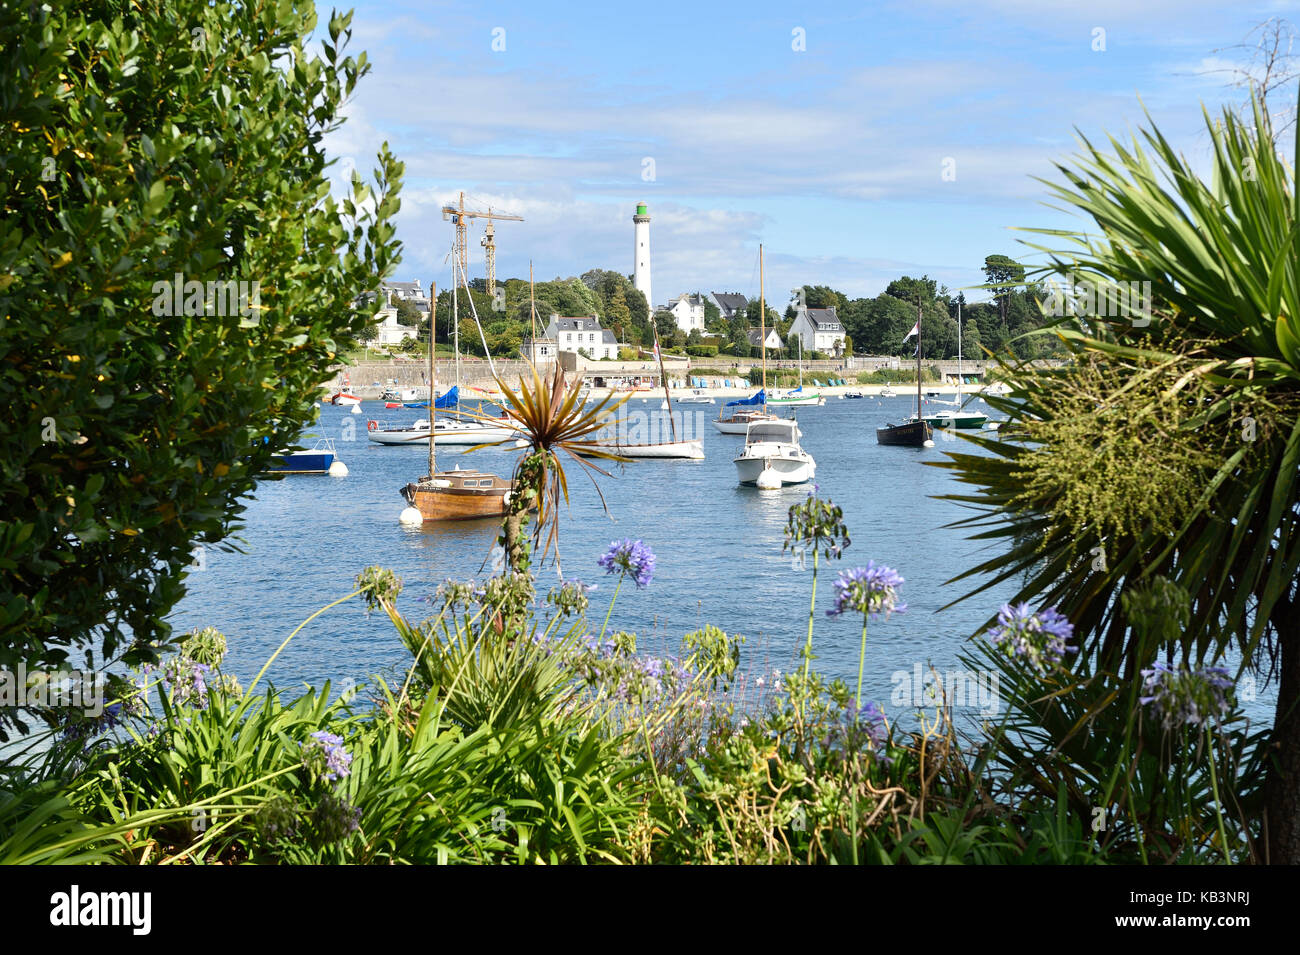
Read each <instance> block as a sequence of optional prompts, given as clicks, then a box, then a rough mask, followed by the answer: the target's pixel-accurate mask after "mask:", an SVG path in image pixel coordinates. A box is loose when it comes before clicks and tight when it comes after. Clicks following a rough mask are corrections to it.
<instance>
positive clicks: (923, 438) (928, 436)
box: [876, 300, 934, 448]
mask: <svg viewBox="0 0 1300 955" xmlns="http://www.w3.org/2000/svg"><path fill="white" fill-rule="evenodd" d="M913 335H915V336H916V414H915V415H913V417H912V420H910V421H905V422H904V423H903V424H887V425H885V427H883V428H877V429H876V441H877V443H879V444H889V445H899V446H903V447H909V448H932V447H934V431H933V429H932V428H931V427H930V423H929V422H928V421H926V420H925V419H923V418H922V417H921V303H920V301H919V300H918V301H917V303H916V327H915V328H913V329H912V330H911V331H910V332H908V333H907V336H906V337H905V338H904V339H903V341H907V339H908V338H911V337H912V336H913Z"/></svg>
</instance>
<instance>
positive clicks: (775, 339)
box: [749, 325, 785, 351]
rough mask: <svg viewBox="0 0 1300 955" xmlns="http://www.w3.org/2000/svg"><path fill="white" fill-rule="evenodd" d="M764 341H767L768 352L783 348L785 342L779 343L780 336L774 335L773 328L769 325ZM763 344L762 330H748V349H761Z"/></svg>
mask: <svg viewBox="0 0 1300 955" xmlns="http://www.w3.org/2000/svg"><path fill="white" fill-rule="evenodd" d="M766 341H767V350H768V351H774V350H776V349H779V348H784V347H785V342H783V341H781V336H780V335H778V334H777V333H776V329H775V328H773V327H772V326H771V325H769V326H767V339H766ZM763 342H764V339H763V331H762V329H758V328H751V329H750V330H749V347H750V348H762V347H763Z"/></svg>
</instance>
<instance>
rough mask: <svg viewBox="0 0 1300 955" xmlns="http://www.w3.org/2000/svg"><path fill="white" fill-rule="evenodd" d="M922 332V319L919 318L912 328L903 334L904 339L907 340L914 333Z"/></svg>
mask: <svg viewBox="0 0 1300 955" xmlns="http://www.w3.org/2000/svg"><path fill="white" fill-rule="evenodd" d="M920 333H921V320H920V319H919V318H918V319H917V320H916V324H915V325H913V326H912V330H911V331H910V332H908V333H907V334H906V335H904V336H903V341H907V340H908V339H909V338H911V337H912V336H913V335H919V334H920Z"/></svg>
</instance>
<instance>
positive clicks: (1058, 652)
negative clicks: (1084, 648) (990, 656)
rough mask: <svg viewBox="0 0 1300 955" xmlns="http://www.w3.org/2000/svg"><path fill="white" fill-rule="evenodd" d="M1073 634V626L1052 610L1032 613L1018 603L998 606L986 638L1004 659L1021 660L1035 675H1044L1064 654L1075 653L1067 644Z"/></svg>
mask: <svg viewBox="0 0 1300 955" xmlns="http://www.w3.org/2000/svg"><path fill="white" fill-rule="evenodd" d="M1073 635H1074V625H1073V624H1072V623H1070V621H1069V620H1068V619H1067V618H1066V617H1064V616H1063V615H1061V614H1059V613H1057V611H1056V608H1055V607H1048V608H1046V609H1044V610H1040V611H1038V612H1037V613H1032V612H1030V610H1029V604H1027V603H1022V604H1020V606H1018V607H1015V606H1012V605H1011V604H1003V605H1002V610H1001V611H1000V612H999V613H998V625H997V626H996V627H994V628H993V632H992V633H991V634H990V635H989V639H990V640H991V641H992V642H993V644H994V646H996V647H998V648H999V649H1000V650H1002V652H1003V653H1005V654H1006V655H1007V656H1010V657H1023V658H1024V659H1025V661H1026V662H1027V663H1028V664H1029V666H1030V667H1032V668H1033V669H1034V671H1035V672H1037V673H1038V675H1039V676H1046V675H1047V672H1048V671H1049V670H1052V669H1055V668H1056V667H1057V666H1059V665H1060V663H1061V661H1062V660H1063V659H1065V655H1066V654H1068V653H1075V652H1077V650H1078V647H1074V646H1071V645H1070V643H1069V640H1070V637H1072V636H1073Z"/></svg>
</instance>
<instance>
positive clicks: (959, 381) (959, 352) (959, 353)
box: [957, 299, 961, 409]
mask: <svg viewBox="0 0 1300 955" xmlns="http://www.w3.org/2000/svg"><path fill="white" fill-rule="evenodd" d="M957 407H958V409H960V408H961V299H958V300H957Z"/></svg>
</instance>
